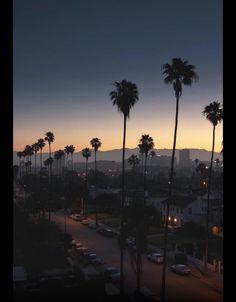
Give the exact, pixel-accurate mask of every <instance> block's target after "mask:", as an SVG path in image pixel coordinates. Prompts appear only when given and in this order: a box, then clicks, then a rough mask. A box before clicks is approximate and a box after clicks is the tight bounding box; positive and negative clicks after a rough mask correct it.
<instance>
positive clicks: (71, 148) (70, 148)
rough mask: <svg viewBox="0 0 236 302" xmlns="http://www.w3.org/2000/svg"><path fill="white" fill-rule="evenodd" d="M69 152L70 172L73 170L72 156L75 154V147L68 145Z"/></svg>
mask: <svg viewBox="0 0 236 302" xmlns="http://www.w3.org/2000/svg"><path fill="white" fill-rule="evenodd" d="M69 152H70V156H71V163H72V170H73V154H74V152H75V147H74V146H73V145H69Z"/></svg>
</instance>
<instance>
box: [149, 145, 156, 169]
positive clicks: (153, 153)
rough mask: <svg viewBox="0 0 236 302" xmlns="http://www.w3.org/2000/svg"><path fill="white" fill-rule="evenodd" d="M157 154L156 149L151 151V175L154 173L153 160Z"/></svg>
mask: <svg viewBox="0 0 236 302" xmlns="http://www.w3.org/2000/svg"><path fill="white" fill-rule="evenodd" d="M155 156H156V152H155V151H154V150H152V151H151V152H150V158H151V175H152V161H153V157H155Z"/></svg>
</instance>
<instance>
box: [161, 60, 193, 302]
mask: <svg viewBox="0 0 236 302" xmlns="http://www.w3.org/2000/svg"><path fill="white" fill-rule="evenodd" d="M194 69H195V66H194V65H189V64H188V61H183V60H182V59H181V58H173V59H172V62H171V64H168V63H167V64H165V65H164V66H163V75H164V76H165V78H164V82H165V83H166V84H173V88H174V92H175V97H176V112H175V130H174V141H173V149H172V158H171V171H170V180H169V192H168V201H167V207H166V215H165V232H164V254H163V270H162V293H161V300H162V302H163V301H165V280H166V279H165V276H166V275H165V274H166V248H167V236H168V217H169V209H170V203H171V195H172V181H173V172H174V158H175V148H176V138H177V129H178V114H179V98H180V97H181V95H182V85H188V86H190V85H192V83H193V81H194V80H195V81H196V80H198V76H197V74H196V72H195V71H194Z"/></svg>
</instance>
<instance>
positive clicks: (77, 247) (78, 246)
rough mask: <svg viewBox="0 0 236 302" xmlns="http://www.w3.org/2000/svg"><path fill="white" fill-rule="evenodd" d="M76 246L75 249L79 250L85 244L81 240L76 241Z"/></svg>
mask: <svg viewBox="0 0 236 302" xmlns="http://www.w3.org/2000/svg"><path fill="white" fill-rule="evenodd" d="M74 247H75V249H76V250H77V249H79V248H81V247H83V244H82V243H80V242H76V243H75V244H74Z"/></svg>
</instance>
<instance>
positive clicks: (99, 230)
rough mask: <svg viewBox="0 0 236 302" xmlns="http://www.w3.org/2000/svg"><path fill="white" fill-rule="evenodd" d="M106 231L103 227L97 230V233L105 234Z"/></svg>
mask: <svg viewBox="0 0 236 302" xmlns="http://www.w3.org/2000/svg"><path fill="white" fill-rule="evenodd" d="M104 230H105V228H104V227H102V226H100V227H98V228H97V232H98V233H100V234H102V233H103V232H104Z"/></svg>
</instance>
